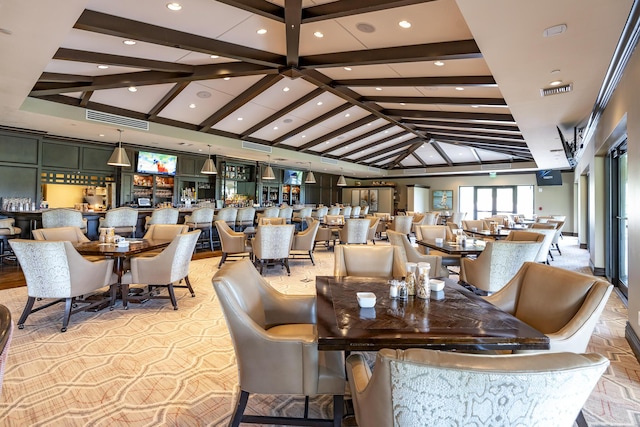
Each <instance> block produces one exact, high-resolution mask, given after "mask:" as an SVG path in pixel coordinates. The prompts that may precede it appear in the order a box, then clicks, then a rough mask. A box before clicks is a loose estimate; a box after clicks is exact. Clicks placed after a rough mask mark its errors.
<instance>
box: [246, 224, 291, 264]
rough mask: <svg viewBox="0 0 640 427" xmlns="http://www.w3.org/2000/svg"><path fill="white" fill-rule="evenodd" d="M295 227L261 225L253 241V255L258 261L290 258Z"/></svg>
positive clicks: (287, 225)
mask: <svg viewBox="0 0 640 427" xmlns="http://www.w3.org/2000/svg"><path fill="white" fill-rule="evenodd" d="M294 231H295V226H294V225H289V224H285V225H260V226H258V228H257V230H256V237H255V238H254V239H253V242H252V247H253V255H254V257H255V258H257V259H261V260H264V259H283V258H289V252H290V251H291V245H292V243H293V233H294Z"/></svg>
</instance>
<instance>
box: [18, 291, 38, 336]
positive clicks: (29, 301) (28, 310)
mask: <svg viewBox="0 0 640 427" xmlns="http://www.w3.org/2000/svg"><path fill="white" fill-rule="evenodd" d="M35 302H36V297H29V298H28V299H27V304H26V305H25V306H24V310H22V315H21V316H20V320H18V329H24V322H25V321H26V320H27V317H29V314H31V309H32V308H33V304H34V303H35Z"/></svg>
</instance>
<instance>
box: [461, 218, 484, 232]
mask: <svg viewBox="0 0 640 427" xmlns="http://www.w3.org/2000/svg"><path fill="white" fill-rule="evenodd" d="M474 228H475V229H476V231H482V230H486V229H488V227H487V226H486V224H485V222H484V220H481V219H463V220H462V229H463V230H473V229H474Z"/></svg>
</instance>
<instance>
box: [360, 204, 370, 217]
mask: <svg viewBox="0 0 640 427" xmlns="http://www.w3.org/2000/svg"><path fill="white" fill-rule="evenodd" d="M369 208H370V206H369V205H364V206H363V207H362V210H361V211H360V215H364V216H366V215H369Z"/></svg>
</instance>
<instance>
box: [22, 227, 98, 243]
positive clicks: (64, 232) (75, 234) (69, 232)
mask: <svg viewBox="0 0 640 427" xmlns="http://www.w3.org/2000/svg"><path fill="white" fill-rule="evenodd" d="M31 234H32V235H33V238H34V239H35V240H52V241H57V242H63V241H67V242H71V243H82V242H88V241H89V238H88V237H87V236H85V235H84V233H82V230H80V228H79V227H54V228H37V229H35V230H32V231H31Z"/></svg>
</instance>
